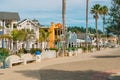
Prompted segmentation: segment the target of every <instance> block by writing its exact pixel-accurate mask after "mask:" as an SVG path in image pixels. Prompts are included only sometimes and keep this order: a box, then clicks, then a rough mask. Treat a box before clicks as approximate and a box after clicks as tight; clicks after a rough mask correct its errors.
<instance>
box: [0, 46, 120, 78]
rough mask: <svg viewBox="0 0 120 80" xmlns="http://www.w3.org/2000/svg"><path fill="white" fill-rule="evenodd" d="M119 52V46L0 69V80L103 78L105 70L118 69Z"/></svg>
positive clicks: (119, 64)
mask: <svg viewBox="0 0 120 80" xmlns="http://www.w3.org/2000/svg"><path fill="white" fill-rule="evenodd" d="M119 52H120V48H117V49H106V50H102V51H100V52H95V53H86V54H80V55H78V56H73V57H64V58H55V59H49V60H44V61H41V62H40V63H30V64H27V65H19V66H14V67H13V68H7V69H0V80H104V79H101V78H103V77H104V78H105V77H106V75H109V74H106V73H105V72H106V71H109V70H120V67H119V66H120V63H119V61H120V54H119ZM96 73H99V75H98V74H96ZM103 73H104V75H105V76H103ZM101 76H102V77H101ZM96 77H97V78H98V77H100V79H96Z"/></svg>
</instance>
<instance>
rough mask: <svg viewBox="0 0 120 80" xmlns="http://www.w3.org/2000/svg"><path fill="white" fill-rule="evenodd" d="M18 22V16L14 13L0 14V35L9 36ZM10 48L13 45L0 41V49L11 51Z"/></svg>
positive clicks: (2, 39) (4, 40)
mask: <svg viewBox="0 0 120 80" xmlns="http://www.w3.org/2000/svg"><path fill="white" fill-rule="evenodd" d="M19 20H20V17H19V14H18V13H16V12H0V27H1V28H0V35H5V34H8V35H10V33H11V31H12V30H13V29H14V28H16V24H17V22H18V21H19ZM12 46H13V44H12V43H9V41H8V39H5V38H1V39H0V48H9V49H12Z"/></svg>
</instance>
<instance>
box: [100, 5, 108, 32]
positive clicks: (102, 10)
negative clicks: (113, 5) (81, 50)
mask: <svg viewBox="0 0 120 80" xmlns="http://www.w3.org/2000/svg"><path fill="white" fill-rule="evenodd" d="M107 14H108V7H107V6H105V5H104V6H102V7H101V8H100V15H101V16H102V19H103V33H105V31H104V29H105V27H104V25H105V16H106V15H107Z"/></svg>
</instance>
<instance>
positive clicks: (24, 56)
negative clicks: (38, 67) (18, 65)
mask: <svg viewBox="0 0 120 80" xmlns="http://www.w3.org/2000/svg"><path fill="white" fill-rule="evenodd" d="M21 58H22V59H23V60H24V64H27V63H28V62H33V61H36V57H35V56H33V55H31V54H30V53H28V54H22V55H21Z"/></svg>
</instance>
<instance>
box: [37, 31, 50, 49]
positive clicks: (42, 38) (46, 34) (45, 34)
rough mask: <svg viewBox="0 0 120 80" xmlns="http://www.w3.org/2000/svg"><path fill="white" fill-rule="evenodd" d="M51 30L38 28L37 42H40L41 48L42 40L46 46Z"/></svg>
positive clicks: (46, 46)
mask: <svg viewBox="0 0 120 80" xmlns="http://www.w3.org/2000/svg"><path fill="white" fill-rule="evenodd" d="M50 33H51V32H45V31H44V30H43V29H40V34H39V42H41V48H42V42H46V43H47V44H45V45H44V46H45V48H48V41H49V34H50Z"/></svg>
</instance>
